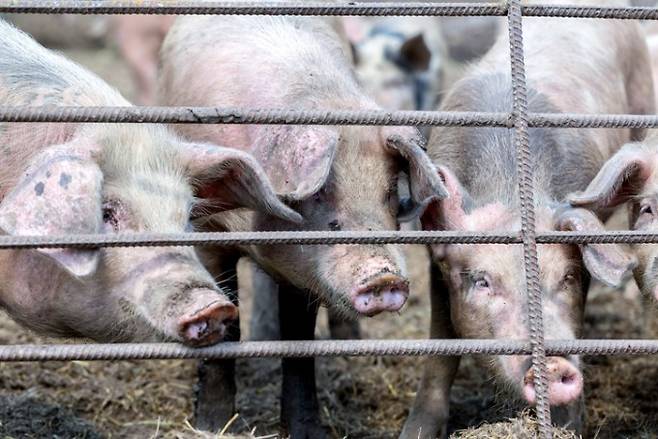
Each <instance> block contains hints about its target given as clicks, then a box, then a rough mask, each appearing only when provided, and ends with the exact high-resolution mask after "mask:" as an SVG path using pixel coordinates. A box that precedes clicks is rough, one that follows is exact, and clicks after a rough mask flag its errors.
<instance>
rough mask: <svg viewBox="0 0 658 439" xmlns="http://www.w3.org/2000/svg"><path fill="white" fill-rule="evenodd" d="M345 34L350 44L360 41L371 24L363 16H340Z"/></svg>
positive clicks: (366, 33)
mask: <svg viewBox="0 0 658 439" xmlns="http://www.w3.org/2000/svg"><path fill="white" fill-rule="evenodd" d="M342 22H343V29H344V30H345V36H346V37H347V39H348V40H349V42H350V43H351V44H359V43H360V42H362V41H363V40H364V39H365V38H366V35H368V32H369V30H370V28H371V27H372V25H371V24H370V23H369V22H368V21H367V20H366V19H365V18H363V17H342Z"/></svg>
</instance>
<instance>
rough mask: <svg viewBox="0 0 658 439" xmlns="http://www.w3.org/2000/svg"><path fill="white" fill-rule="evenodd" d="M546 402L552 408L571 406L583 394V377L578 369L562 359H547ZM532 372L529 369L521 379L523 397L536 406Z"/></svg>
mask: <svg viewBox="0 0 658 439" xmlns="http://www.w3.org/2000/svg"><path fill="white" fill-rule="evenodd" d="M546 367H547V372H548V373H547V382H548V402H549V404H550V405H553V406H564V405H567V404H571V403H573V402H575V401H577V400H578V398H580V396H581V395H582V393H583V376H582V374H581V372H580V371H579V370H578V368H577V367H576V366H575V365H574V364H572V363H571V362H570V361H569V360H567V359H566V358H564V357H548V358H547V366H546ZM534 377H535V375H534V371H533V369H532V367H530V368H529V369H528V370H527V372H526V374H525V376H524V378H523V397H524V399H525V400H526V402H528V403H529V404H531V405H534V404H536V402H537V394H536V391H535V385H534Z"/></svg>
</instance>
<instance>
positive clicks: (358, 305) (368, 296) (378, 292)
mask: <svg viewBox="0 0 658 439" xmlns="http://www.w3.org/2000/svg"><path fill="white" fill-rule="evenodd" d="M407 296H409V283H408V282H407V281H406V280H404V279H402V278H399V277H397V276H384V277H382V278H380V279H376V280H375V281H374V282H371V283H370V284H368V285H366V286H365V287H362V288H360V289H359V290H357V291H356V293H353V294H352V304H353V306H354V309H356V311H357V312H358V313H360V314H363V315H366V316H368V317H370V316H374V315H376V314H379V313H381V312H384V311H388V312H395V311H399V310H400V308H402V306H403V305H404V303H405V302H406V301H407Z"/></svg>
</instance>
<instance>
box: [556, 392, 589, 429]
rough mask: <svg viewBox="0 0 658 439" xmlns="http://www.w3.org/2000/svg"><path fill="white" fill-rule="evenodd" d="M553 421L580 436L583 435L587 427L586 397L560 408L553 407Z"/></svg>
mask: <svg viewBox="0 0 658 439" xmlns="http://www.w3.org/2000/svg"><path fill="white" fill-rule="evenodd" d="M551 419H552V420H553V423H554V424H555V425H558V426H560V427H563V428H567V429H569V430H573V431H575V432H576V434H577V435H578V436H580V435H582V434H583V428H584V426H585V397H584V395H582V394H581V396H580V398H578V400H577V401H575V402H573V403H572V404H568V405H566V406H560V407H551Z"/></svg>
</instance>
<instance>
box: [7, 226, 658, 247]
mask: <svg viewBox="0 0 658 439" xmlns="http://www.w3.org/2000/svg"><path fill="white" fill-rule="evenodd" d="M522 243H523V241H522V239H521V236H520V234H518V233H473V232H455V231H395V230H390V231H376V232H369V231H352V232H350V231H347V232H329V231H326V232H324V231H319V232H311V231H301V232H214V233H212V232H207V233H179V234H174V233H167V234H164V233H160V234H158V233H134V234H98V235H67V236H8V235H4V236H0V250H2V249H5V250H7V249H29V248H97V247H164V246H176V247H181V246H235V245H335V244H522ZM537 243H539V244H587V243H597V244H612V243H618V244H622V243H623V244H638V243H652V244H655V243H658V233H644V232H635V231H625V230H624V231H621V230H620V231H606V232H600V233H594V232H544V233H541V234H538V235H537Z"/></svg>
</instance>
